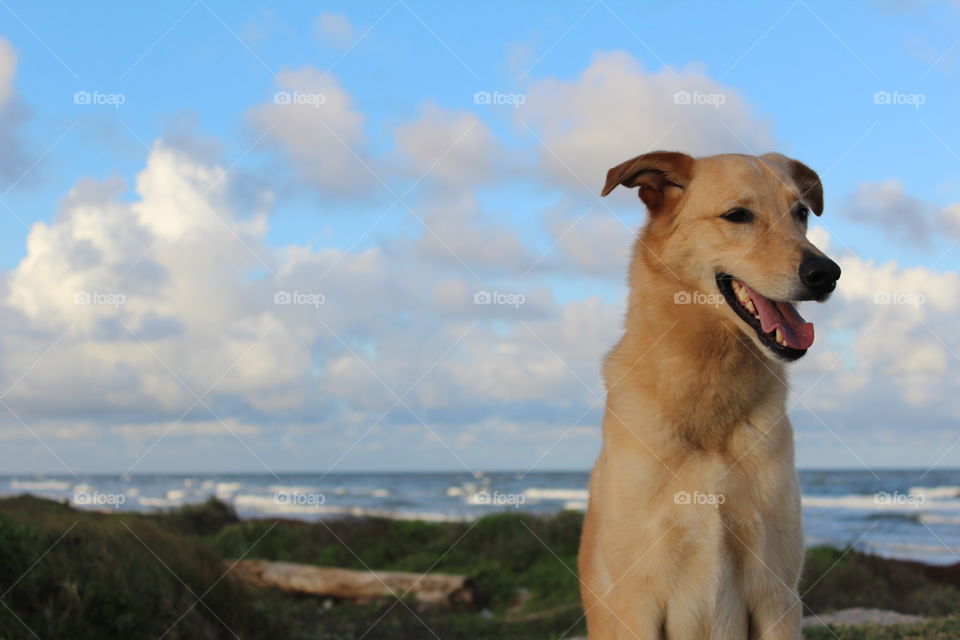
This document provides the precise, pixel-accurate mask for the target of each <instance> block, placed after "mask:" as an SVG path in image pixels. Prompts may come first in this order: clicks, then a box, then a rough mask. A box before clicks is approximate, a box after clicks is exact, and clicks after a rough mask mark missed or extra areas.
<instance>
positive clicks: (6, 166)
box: [0, 37, 31, 183]
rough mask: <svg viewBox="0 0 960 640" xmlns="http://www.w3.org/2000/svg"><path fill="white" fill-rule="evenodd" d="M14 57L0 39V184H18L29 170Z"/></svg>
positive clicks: (10, 47) (24, 112)
mask: <svg viewBox="0 0 960 640" xmlns="http://www.w3.org/2000/svg"><path fill="white" fill-rule="evenodd" d="M16 68H17V53H16V51H15V50H14V48H13V45H11V44H10V42H9V41H7V40H6V39H5V38H3V37H0V149H3V153H2V154H0V180H3V181H5V182H9V183H15V182H19V181H21V180H22V179H23V178H24V172H25V171H27V169H28V167H29V166H30V164H31V163H30V160H29V158H28V157H27V152H26V149H25V145H24V142H23V140H22V139H21V129H22V126H23V124H24V123H25V122H26V120H27V118H28V117H29V115H30V114H29V111H28V110H27V108H26V107H25V106H24V105H23V104H22V102H21V101H20V98H19V96H18V95H17V92H16V89H15V87H14V85H13V79H14V75H15V73H16Z"/></svg>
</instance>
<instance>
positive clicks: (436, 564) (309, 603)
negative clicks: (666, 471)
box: [0, 496, 960, 640]
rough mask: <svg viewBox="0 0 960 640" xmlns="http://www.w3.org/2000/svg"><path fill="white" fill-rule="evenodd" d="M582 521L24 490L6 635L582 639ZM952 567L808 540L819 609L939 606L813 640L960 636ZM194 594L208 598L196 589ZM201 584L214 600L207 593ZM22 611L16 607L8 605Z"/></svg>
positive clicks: (14, 505)
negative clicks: (240, 563)
mask: <svg viewBox="0 0 960 640" xmlns="http://www.w3.org/2000/svg"><path fill="white" fill-rule="evenodd" d="M581 526H582V516H581V515H580V514H578V513H569V512H568V513H562V514H559V515H557V516H555V517H550V518H541V517H535V516H531V515H524V514H519V513H504V514H498V515H491V516H488V517H486V518H483V519H481V520H479V521H477V522H475V523H466V524H464V523H440V524H435V523H424V522H407V521H392V520H386V519H376V518H368V519H342V520H333V521H329V522H326V523H317V524H307V523H303V522H295V521H277V522H274V521H248V522H241V521H239V520H238V519H237V517H236V514H234V513H233V511H232V510H231V509H230V508H229V507H227V506H226V505H223V504H222V503H219V502H217V501H215V500H212V501H210V502H208V503H205V504H203V505H197V506H192V507H186V508H183V509H178V510H174V511H169V512H165V513H160V514H154V515H136V514H100V513H89V512H82V511H75V510H73V509H71V508H69V507H67V506H64V505H61V504H57V503H55V502H50V501H45V500H40V499H37V498H30V497H26V496H22V497H19V498H10V499H5V500H0V593H2V591H3V590H7V594H6V595H5V596H4V597H3V598H2V602H3V604H5V605H6V606H5V607H0V639H3V640H6V639H19V638H33V637H34V636H33V635H32V633H31V631H28V630H27V627H29V628H30V629H31V630H32V631H33V632H34V633H36V634H37V636H39V637H41V638H61V637H69V638H71V639H78V640H86V639H88V638H89V639H91V640H92V639H98V640H99V639H104V640H112V639H113V638H118V639H119V638H159V637H160V636H161V635H163V634H164V633H165V632H167V631H168V629H171V627H172V629H171V630H170V631H169V632H167V635H166V636H164V637H165V638H168V639H179V638H191V639H194V638H196V639H200V640H203V639H207V638H210V639H214V638H233V637H234V636H233V633H236V634H237V636H239V637H241V638H243V639H244V640H248V639H249V640H257V639H260V638H263V639H270V640H277V639H280V638H284V639H290V640H307V639H314V638H319V639H321V640H341V639H343V640H346V639H354V638H357V637H360V636H361V635H364V634H366V635H365V636H364V637H365V638H367V639H369V640H377V639H380V638H382V639H384V640H386V639H389V640H405V639H413V638H417V639H419V638H431V637H433V636H432V635H431V633H430V631H427V629H426V628H425V626H424V625H426V626H427V627H428V628H429V629H431V630H432V631H433V633H435V634H436V635H437V636H439V637H441V638H443V639H444V640H457V639H463V640H479V639H482V638H506V639H516V640H540V639H546V638H554V639H555V638H559V637H562V636H563V635H577V634H583V633H584V631H585V625H584V622H583V620H582V609H581V607H580V602H579V590H578V582H577V577H576V553H577V546H578V544H579V538H580V529H581ZM240 557H246V558H262V559H268V560H286V561H292V562H303V563H311V564H317V565H322V566H336V567H347V568H358V569H363V568H371V569H380V570H398V571H435V572H446V573H459V574H467V575H470V576H472V577H473V578H474V579H475V581H476V583H477V585H478V587H479V589H480V593H481V597H482V602H481V607H482V608H483V609H484V611H485V612H486V613H485V614H483V615H481V614H480V613H478V612H477V611H476V610H472V611H442V610H435V611H431V610H424V609H420V608H417V607H416V606H415V605H414V604H413V603H412V602H410V603H397V602H383V603H377V604H370V605H363V606H360V605H350V604H340V603H332V602H330V601H324V600H322V599H318V598H309V597H293V596H289V595H285V594H282V593H280V592H276V591H271V590H264V591H253V590H250V589H247V588H245V587H243V586H242V585H239V584H237V583H235V582H234V581H233V579H232V578H231V576H226V577H223V573H224V571H225V560H226V559H235V558H240ZM946 575H947V574H946V573H944V572H940V573H934V574H931V573H930V572H929V571H926V572H925V571H924V569H923V568H922V567H919V566H917V565H915V564H911V563H904V562H897V561H890V560H884V559H881V558H875V557H872V556H866V555H863V554H860V553H857V552H854V551H849V550H848V551H842V550H835V549H829V548H816V549H811V550H810V551H809V552H808V556H807V565H806V570H805V573H804V577H803V582H802V586H801V593H805V594H806V595H805V598H804V604H805V606H806V607H807V609H808V610H811V611H815V612H817V613H827V612H830V611H833V610H836V609H842V608H847V607H853V606H865V607H874V608H887V609H894V610H897V611H901V612H904V613H915V614H921V615H926V616H936V619H933V620H930V621H929V622H927V623H925V624H922V625H917V626H909V627H898V628H890V629H883V630H868V629H849V628H847V629H836V630H828V629H822V628H821V629H811V630H808V631H807V632H806V633H805V637H806V638H809V639H811V640H814V639H815V640H821V639H827V638H839V639H840V640H893V639H907V638H915V639H921V638H922V639H925V640H938V639H941V638H942V639H946V638H957V637H960V618H958V617H957V615H958V614H960V591H958V589H957V588H956V587H955V586H953V585H952V584H949V582H950V579H948V578H949V576H947V577H944V576H946ZM194 594H196V595H194ZM200 595H203V601H202V603H199V604H198V603H197V597H196V596H200ZM7 607H9V608H7Z"/></svg>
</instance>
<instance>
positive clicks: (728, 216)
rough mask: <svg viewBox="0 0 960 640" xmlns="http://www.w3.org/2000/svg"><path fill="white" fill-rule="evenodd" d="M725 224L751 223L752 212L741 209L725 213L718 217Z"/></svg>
mask: <svg viewBox="0 0 960 640" xmlns="http://www.w3.org/2000/svg"><path fill="white" fill-rule="evenodd" d="M720 217H721V218H723V219H724V220H726V221H727V222H735V223H736V224H745V223H747V222H751V221H753V212H752V211H749V210H747V209H743V208H740V207H738V208H736V209H731V210H730V211H727V212H726V213H725V214H723V215H722V216H720Z"/></svg>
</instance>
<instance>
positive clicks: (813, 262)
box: [800, 252, 840, 295]
mask: <svg viewBox="0 0 960 640" xmlns="http://www.w3.org/2000/svg"><path fill="white" fill-rule="evenodd" d="M839 279H840V265H838V264H837V263H836V262H834V261H833V260H831V259H830V258H828V257H826V256H822V255H817V254H816V253H812V252H810V253H806V254H804V256H803V259H802V260H801V261H800V281H801V282H803V284H805V285H807V286H808V287H809V288H810V289H811V290H812V291H814V292H816V293H817V294H818V295H826V294H828V293H830V292H831V291H833V290H834V289H835V288H836V287H837V280H839Z"/></svg>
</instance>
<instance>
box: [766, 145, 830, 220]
mask: <svg viewBox="0 0 960 640" xmlns="http://www.w3.org/2000/svg"><path fill="white" fill-rule="evenodd" d="M762 157H763V159H765V160H772V161H774V162H775V163H776V164H777V165H779V166H780V167H782V168H783V170H784V171H786V172H787V175H789V176H790V178H792V179H793V183H794V184H795V185H797V190H798V191H799V192H800V199H801V200H803V201H804V202H806V203H807V204H808V205H809V206H810V210H811V211H813V212H814V213H815V214H817V215H818V216H819V215H820V214H822V213H823V184H822V183H821V182H820V176H818V175H817V172H816V171H814V170H813V169H811V168H810V167H808V166H807V165H805V164H803V163H802V162H800V161H799V160H794V159H793V158H788V157H787V156H785V155H783V154H780V153H766V154H764V155H763V156H762Z"/></svg>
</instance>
